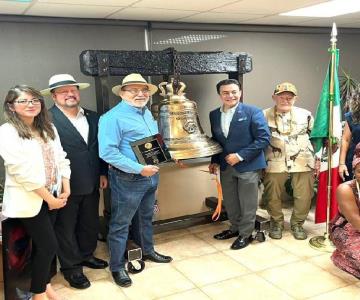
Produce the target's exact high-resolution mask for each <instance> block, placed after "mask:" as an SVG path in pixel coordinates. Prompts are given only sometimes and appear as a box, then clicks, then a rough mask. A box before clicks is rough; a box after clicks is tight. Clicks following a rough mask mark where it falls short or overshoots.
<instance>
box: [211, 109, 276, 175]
mask: <svg viewBox="0 0 360 300" xmlns="http://www.w3.org/2000/svg"><path fill="white" fill-rule="evenodd" d="M210 124H211V133H212V137H213V139H214V140H216V141H217V142H218V143H219V144H220V145H221V146H222V147H223V152H222V153H220V154H217V155H214V156H213V157H212V158H211V162H212V163H217V164H219V165H220V169H221V170H222V171H224V170H225V169H226V166H227V165H228V164H227V163H226V161H225V156H226V155H228V154H229V153H237V154H239V155H240V156H241V157H242V158H243V159H244V161H241V162H239V163H237V164H236V165H234V168H235V169H236V170H237V171H238V172H249V171H255V170H259V169H263V168H265V167H266V161H265V155H264V149H265V148H266V147H267V146H268V144H269V142H270V131H269V127H268V125H267V122H266V119H265V117H264V114H263V112H262V111H261V110H260V109H258V108H257V107H255V106H251V105H247V104H243V103H239V105H238V106H237V108H236V111H235V113H234V116H233V119H232V121H231V123H230V128H229V134H228V137H227V138H225V136H224V134H223V132H222V130H221V111H220V108H217V109H215V110H213V111H212V112H210Z"/></svg>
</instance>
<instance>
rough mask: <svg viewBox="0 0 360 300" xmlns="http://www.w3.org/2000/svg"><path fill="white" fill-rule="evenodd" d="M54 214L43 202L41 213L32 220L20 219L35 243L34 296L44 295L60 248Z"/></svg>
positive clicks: (32, 272)
mask: <svg viewBox="0 0 360 300" xmlns="http://www.w3.org/2000/svg"><path fill="white" fill-rule="evenodd" d="M53 215H54V214H53V213H52V212H51V211H49V208H48V205H47V204H46V203H45V202H43V204H42V206H41V210H40V212H39V213H38V214H37V215H36V216H34V217H31V218H19V220H20V221H21V222H22V223H23V225H24V227H25V229H26V232H27V233H28V234H29V235H30V237H31V239H32V243H33V254H32V261H31V287H30V292H32V293H34V294H41V293H44V292H45V290H46V285H47V284H48V283H49V282H50V278H51V276H50V267H51V263H52V261H53V259H54V257H55V253H56V250H57V247H58V244H57V241H56V236H55V232H54V228H53Z"/></svg>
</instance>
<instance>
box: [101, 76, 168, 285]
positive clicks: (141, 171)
mask: <svg viewBox="0 0 360 300" xmlns="http://www.w3.org/2000/svg"><path fill="white" fill-rule="evenodd" d="M156 91H157V87H156V86H155V85H153V84H149V83H147V82H146V80H145V79H144V78H143V77H142V76H141V75H140V74H129V75H127V76H126V77H125V78H124V79H123V81H122V84H121V85H116V86H114V87H113V88H112V92H113V93H114V94H115V95H117V96H120V98H121V100H122V101H121V102H120V103H119V104H117V105H116V106H115V107H113V108H112V109H111V110H110V111H108V112H107V113H106V114H104V115H103V116H102V117H101V118H100V123H99V152H100V157H101V158H102V159H103V160H105V161H106V162H107V163H109V165H110V168H109V179H110V188H111V219H110V223H109V234H108V243H109V250H110V270H111V272H112V276H113V278H114V281H115V283H116V284H118V285H119V286H122V287H127V286H130V285H131V284H132V281H131V279H130V277H129V275H128V273H127V271H126V269H125V258H124V254H125V250H126V243H127V239H128V234H129V226H130V224H131V221H132V219H133V217H134V215H135V213H136V212H137V211H138V213H137V214H136V216H137V219H136V220H135V222H137V223H138V224H137V225H138V226H137V227H139V232H137V235H138V236H135V237H134V240H135V242H136V243H138V244H139V245H140V246H141V248H142V251H143V259H144V260H151V261H154V262H158V263H168V262H170V261H171V260H172V258H171V257H170V256H166V255H162V254H159V253H157V252H155V250H154V242H153V228H152V217H153V210H154V203H155V191H156V189H157V186H158V181H159V174H158V172H159V167H158V166H157V165H155V164H156V163H157V160H159V157H160V156H158V153H159V151H160V150H161V147H159V145H160V143H161V141H159V143H158V142H157V141H158V137H159V136H158V127H157V122H156V121H155V120H154V118H153V117H152V115H151V112H150V111H149V109H148V108H147V107H146V104H147V103H148V101H149V97H150V96H151V95H153V94H155V93H156ZM134 147H135V148H134ZM142 148H144V149H146V151H150V153H151V151H154V150H152V149H155V150H156V151H154V152H152V153H151V155H149V152H146V151H143V152H142V153H143V154H144V158H145V162H146V163H144V164H141V163H139V160H138V158H137V156H136V154H135V152H134V150H133V149H138V150H139V151H140V155H141V151H142ZM137 155H139V153H137ZM151 157H155V158H154V159H153V160H152V162H153V163H151V164H150V163H149V162H151ZM148 159H150V161H149V160H148Z"/></svg>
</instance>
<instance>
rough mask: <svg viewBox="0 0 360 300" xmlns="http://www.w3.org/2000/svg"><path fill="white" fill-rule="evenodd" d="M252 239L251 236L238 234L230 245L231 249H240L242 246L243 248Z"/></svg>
mask: <svg viewBox="0 0 360 300" xmlns="http://www.w3.org/2000/svg"><path fill="white" fill-rule="evenodd" d="M251 241H252V238H251V236H249V237H242V236H239V237H238V238H237V239H236V240H235V241H234V242H233V244H232V245H231V247H230V248H231V249H233V250H239V249H242V248H245V247H246V246H248V245H249V244H250V243H251Z"/></svg>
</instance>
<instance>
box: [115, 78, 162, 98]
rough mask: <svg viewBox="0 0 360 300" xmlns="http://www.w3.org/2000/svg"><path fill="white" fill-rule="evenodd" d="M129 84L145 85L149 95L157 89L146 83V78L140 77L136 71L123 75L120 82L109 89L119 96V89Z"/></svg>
mask: <svg viewBox="0 0 360 300" xmlns="http://www.w3.org/2000/svg"><path fill="white" fill-rule="evenodd" d="M131 84H141V85H146V86H147V87H148V88H149V90H150V95H154V94H155V93H156V92H157V90H158V88H157V86H156V85H153V84H151V83H147V82H146V80H145V79H144V77H142V76H141V75H140V74H137V73H131V74H129V75H127V76H125V77H124V79H123V81H122V83H121V84H119V85H115V86H114V87H113V88H112V89H111V90H112V92H113V93H114V94H115V95H116V96H119V92H120V90H121V89H122V88H123V87H124V86H127V85H131Z"/></svg>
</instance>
